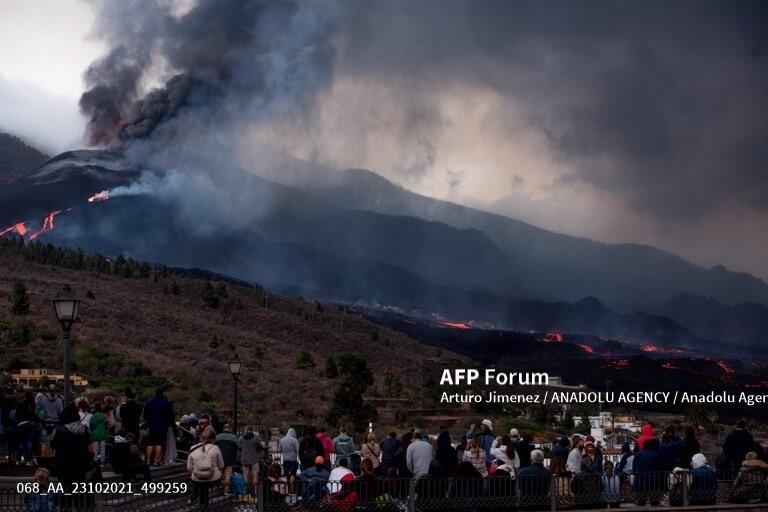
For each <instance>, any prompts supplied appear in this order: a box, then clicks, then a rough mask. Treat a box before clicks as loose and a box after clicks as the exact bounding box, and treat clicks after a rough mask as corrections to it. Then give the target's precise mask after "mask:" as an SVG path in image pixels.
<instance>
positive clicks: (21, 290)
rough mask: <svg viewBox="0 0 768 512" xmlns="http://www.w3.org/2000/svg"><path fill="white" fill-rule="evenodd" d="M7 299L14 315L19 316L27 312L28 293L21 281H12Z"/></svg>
mask: <svg viewBox="0 0 768 512" xmlns="http://www.w3.org/2000/svg"><path fill="white" fill-rule="evenodd" d="M8 301H9V302H10V303H11V313H13V314H14V315H17V316H20V315H26V314H27V313H29V295H28V294H27V287H26V286H24V282H23V281H21V280H19V279H17V280H16V281H14V282H13V291H11V294H10V296H8Z"/></svg>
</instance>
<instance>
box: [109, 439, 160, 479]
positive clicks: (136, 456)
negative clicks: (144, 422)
mask: <svg viewBox="0 0 768 512" xmlns="http://www.w3.org/2000/svg"><path fill="white" fill-rule="evenodd" d="M109 462H110V464H111V465H112V469H113V470H114V471H115V473H117V474H118V475H122V476H123V481H124V482H129V481H131V480H133V479H134V478H136V475H138V474H139V473H140V474H142V475H144V481H145V482H147V483H149V482H151V481H152V473H151V471H150V470H149V466H148V465H147V464H146V463H145V462H144V460H143V459H142V458H141V450H139V447H138V446H136V443H135V442H134V439H133V433H132V432H125V431H122V432H121V433H118V434H117V435H116V436H115V444H114V445H113V446H112V450H111V452H110V456H109Z"/></svg>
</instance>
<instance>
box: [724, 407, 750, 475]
mask: <svg viewBox="0 0 768 512" xmlns="http://www.w3.org/2000/svg"><path fill="white" fill-rule="evenodd" d="M755 447H756V445H755V440H754V438H753V437H752V434H751V433H750V432H747V420H744V419H741V420H739V421H738V422H736V428H735V429H734V430H733V431H731V433H730V434H728V437H726V438H725V442H724V443H723V453H725V455H726V456H727V457H728V462H729V463H730V465H731V474H732V475H736V474H737V473H738V471H739V469H740V468H741V463H742V462H744V459H746V457H747V453H749V452H751V451H754V450H755Z"/></svg>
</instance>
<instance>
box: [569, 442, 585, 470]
mask: <svg viewBox="0 0 768 512" xmlns="http://www.w3.org/2000/svg"><path fill="white" fill-rule="evenodd" d="M571 446H572V447H573V448H571V452H570V453H569V454H568V460H567V461H566V465H565V469H566V470H567V471H568V472H569V473H571V474H572V475H576V474H578V473H580V472H581V455H582V448H583V446H584V438H582V437H581V436H580V435H578V434H576V435H574V436H573V441H572V442H571Z"/></svg>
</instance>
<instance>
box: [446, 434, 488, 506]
mask: <svg viewBox="0 0 768 512" xmlns="http://www.w3.org/2000/svg"><path fill="white" fill-rule="evenodd" d="M473 441H474V444H475V445H476V446H477V447H478V450H479V452H480V454H481V455H482V451H483V450H482V448H480V447H479V443H478V442H477V441H475V440H474V439H470V440H469V441H468V443H469V445H472V444H473ZM464 455H465V456H466V455H467V452H465V453H464ZM453 480H454V485H453V490H452V492H451V495H452V497H454V498H464V499H466V498H479V497H480V496H482V495H483V479H482V478H481V475H480V473H479V472H478V471H477V466H476V465H475V464H473V463H471V462H469V461H467V460H464V461H462V462H460V463H459V465H458V466H456V473H455V474H454V476H453Z"/></svg>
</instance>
